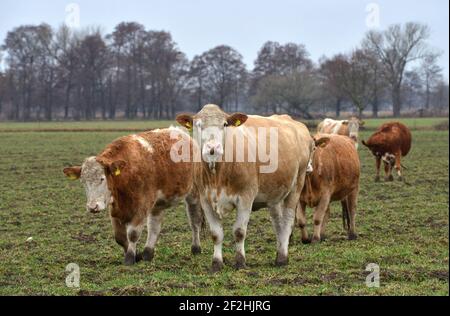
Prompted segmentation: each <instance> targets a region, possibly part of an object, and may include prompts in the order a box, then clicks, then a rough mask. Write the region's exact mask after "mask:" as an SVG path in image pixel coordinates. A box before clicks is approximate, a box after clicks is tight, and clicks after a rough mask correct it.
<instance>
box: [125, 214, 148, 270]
mask: <svg viewBox="0 0 450 316" xmlns="http://www.w3.org/2000/svg"><path fill="white" fill-rule="evenodd" d="M143 228H144V225H143V223H142V221H141V222H138V223H133V222H132V223H130V224H128V225H127V238H128V249H127V251H126V253H125V265H133V264H135V263H136V244H137V242H138V240H139V238H140V237H141V233H142V229H143Z"/></svg>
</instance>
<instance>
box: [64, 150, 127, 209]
mask: <svg viewBox="0 0 450 316" xmlns="http://www.w3.org/2000/svg"><path fill="white" fill-rule="evenodd" d="M124 165H125V162H124V161H122V160H118V161H115V162H113V163H107V162H104V161H100V162H99V161H97V159H96V157H89V158H86V159H85V161H84V162H83V164H82V165H81V167H80V166H75V167H68V168H64V170H63V172H64V174H65V175H66V176H67V177H69V178H70V179H73V180H76V179H80V180H81V183H83V186H84V189H85V191H86V198H87V202H86V209H87V210H88V211H89V212H91V213H98V212H100V211H104V210H105V209H106V208H107V207H108V205H109V204H110V203H111V202H112V196H111V191H110V190H109V188H108V182H107V181H108V180H107V179H108V176H119V175H120V173H121V169H122V168H123V166H124Z"/></svg>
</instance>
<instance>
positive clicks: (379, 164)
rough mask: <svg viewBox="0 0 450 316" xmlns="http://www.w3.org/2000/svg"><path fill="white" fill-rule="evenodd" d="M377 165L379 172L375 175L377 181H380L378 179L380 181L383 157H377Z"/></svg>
mask: <svg viewBox="0 0 450 316" xmlns="http://www.w3.org/2000/svg"><path fill="white" fill-rule="evenodd" d="M375 166H376V169H377V174H376V175H375V182H378V181H380V167H381V157H376V158H375Z"/></svg>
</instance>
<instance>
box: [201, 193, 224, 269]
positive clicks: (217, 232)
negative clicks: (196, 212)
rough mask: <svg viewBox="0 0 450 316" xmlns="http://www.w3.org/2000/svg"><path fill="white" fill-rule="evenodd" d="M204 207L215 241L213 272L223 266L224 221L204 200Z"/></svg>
mask: <svg viewBox="0 0 450 316" xmlns="http://www.w3.org/2000/svg"><path fill="white" fill-rule="evenodd" d="M202 208H203V211H204V213H205V217H206V220H207V221H208V224H209V230H210V231H211V238H212V240H213V243H214V254H213V260H212V264H211V272H218V271H220V270H222V267H223V257H222V243H223V228H222V221H221V219H220V218H219V215H218V214H217V213H216V212H214V210H213V209H212V207H211V205H210V204H209V203H207V202H206V203H205V202H204V201H202Z"/></svg>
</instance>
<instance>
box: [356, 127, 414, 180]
mask: <svg viewBox="0 0 450 316" xmlns="http://www.w3.org/2000/svg"><path fill="white" fill-rule="evenodd" d="M411 140H412V137H411V132H410V131H409V129H408V127H406V126H405V125H403V124H402V123H399V122H390V123H385V124H383V125H381V126H380V127H379V128H378V129H377V131H376V132H375V133H374V134H373V135H372V136H370V138H369V139H368V140H367V141H364V140H363V141H362V144H363V145H364V146H366V147H367V148H369V149H370V151H371V152H372V154H373V155H374V156H375V159H376V169H377V170H376V176H375V181H380V167H381V161H383V163H384V171H385V178H384V179H385V181H393V180H394V177H393V176H392V169H393V167H394V166H395V169H397V174H398V179H399V180H400V181H402V180H403V176H402V164H401V157H404V156H406V155H407V154H408V153H409V150H410V149H411Z"/></svg>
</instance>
